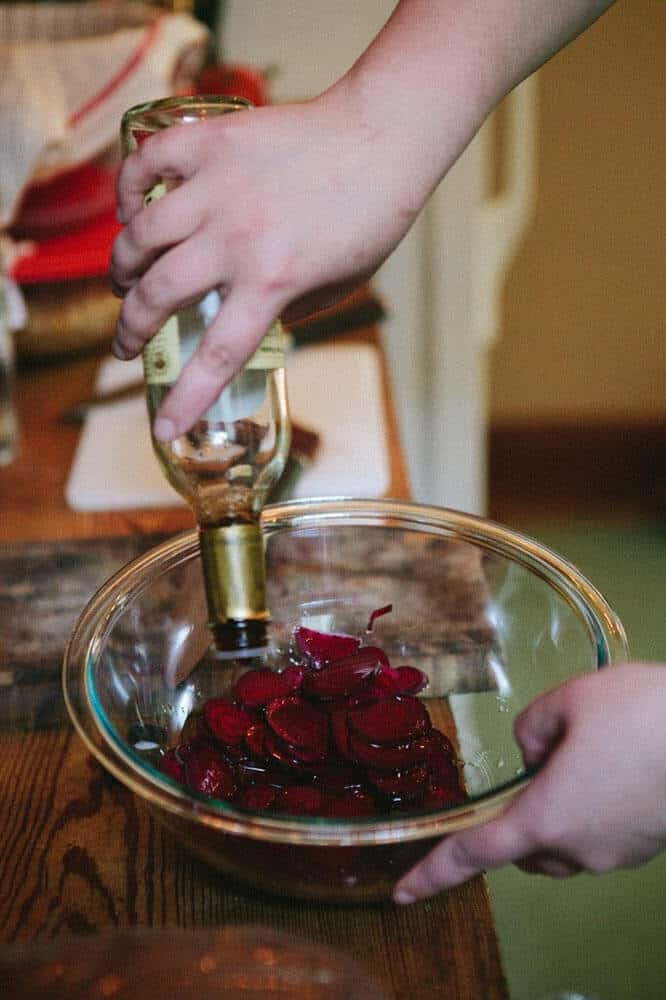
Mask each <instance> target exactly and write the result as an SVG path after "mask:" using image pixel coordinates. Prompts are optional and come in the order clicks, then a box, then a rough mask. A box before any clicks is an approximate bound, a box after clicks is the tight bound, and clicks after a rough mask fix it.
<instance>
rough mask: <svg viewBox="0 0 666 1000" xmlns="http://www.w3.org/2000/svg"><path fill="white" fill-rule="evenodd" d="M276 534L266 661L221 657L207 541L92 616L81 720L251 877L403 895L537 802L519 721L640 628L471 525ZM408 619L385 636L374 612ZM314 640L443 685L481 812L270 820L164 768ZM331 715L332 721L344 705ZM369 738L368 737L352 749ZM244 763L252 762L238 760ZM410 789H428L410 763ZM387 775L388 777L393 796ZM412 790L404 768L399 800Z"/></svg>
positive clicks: (386, 618) (303, 528)
mask: <svg viewBox="0 0 666 1000" xmlns="http://www.w3.org/2000/svg"><path fill="white" fill-rule="evenodd" d="M263 528H264V534H265V541H266V558H267V569H268V572H267V576H268V598H269V608H270V611H271V616H272V617H271V625H270V630H269V631H270V639H269V645H268V647H267V648H266V649H265V650H263V651H259V652H256V655H254V656H252V657H250V658H248V659H243V660H239V659H228V658H227V659H224V658H220V657H219V656H215V655H213V654H212V653H210V652H208V653H206V649H207V646H208V631H207V626H206V611H205V599H204V595H203V585H202V582H201V570H200V562H199V550H198V543H197V537H196V533H195V532H189V533H186V534H184V535H180V536H178V537H176V538H173V539H172V540H169V541H166V542H164V543H163V544H161V545H158V546H157V547H156V548H154V549H152V550H151V551H150V552H148V553H147V554H146V555H144V556H142V557H140V558H138V559H136V560H134V561H133V562H132V563H130V564H129V565H128V566H126V567H125V568H124V569H122V570H120V572H118V573H117V574H116V575H115V576H114V577H112V578H111V579H110V580H109V581H108V582H107V584H106V585H105V586H103V587H102V588H101V590H100V591H99V592H98V593H97V594H96V595H95V596H94V597H93V598H92V600H91V601H90V602H89V604H88V605H87V607H86V608H85V609H84V611H83V613H82V615H81V617H80V619H79V621H78V622H77V624H76V626H75V628H74V630H73V632H72V635H71V637H70V640H69V643H68V646H67V649H66V652H65V661H64V689H65V697H66V701H67V706H68V709H69V712H70V715H71V717H72V719H73V721H74V723H75V726H76V728H77V729H78V731H79V733H80V735H81V736H82V737H83V739H84V740H85V742H86V743H87V745H88V747H89V749H90V750H91V751H92V752H93V754H95V756H96V757H97V758H98V759H99V760H100V761H101V763H102V764H103V765H104V767H105V768H107V769H108V770H109V771H110V772H111V773H112V774H114V775H115V776H116V778H118V779H119V780H120V781H121V782H122V783H123V784H125V785H127V786H128V787H129V788H130V789H132V791H133V792H134V793H135V794H136V795H137V796H138V797H139V798H140V799H143V800H144V801H145V803H146V804H147V806H148V808H149V809H151V810H152V812H153V813H154V814H155V815H156V817H157V818H158V819H159V820H160V821H161V822H162V824H163V825H164V826H165V827H166V828H167V829H168V830H170V831H171V832H172V833H173V834H174V835H175V836H176V837H177V838H178V839H179V840H180V841H182V843H183V844H184V845H185V846H186V847H187V848H188V849H190V850H191V851H192V852H193V853H195V854H196V855H198V856H199V857H200V858H202V859H204V860H205V861H206V862H208V863H210V864H211V865H213V866H214V867H215V868H217V869H218V870H220V871H221V872H223V873H225V874H226V875H228V876H230V877H232V878H233V879H234V880H236V881H238V880H240V881H241V882H243V883H245V884H246V885H250V886H252V887H254V888H256V889H260V890H265V891H269V892H274V893H281V894H287V895H291V896H296V897H302V898H311V899H317V900H322V901H329V902H360V901H373V900H378V899H382V898H387V897H388V896H389V895H390V892H391V889H392V887H393V885H394V884H395V882H396V880H397V879H398V878H399V877H400V876H401V875H402V874H403V873H404V872H405V871H407V870H408V869H409V868H410V867H411V866H412V865H413V864H415V863H416V861H418V860H419V859H420V858H421V857H423V856H424V855H425V853H426V852H427V851H428V850H429V849H430V848H431V847H432V846H433V844H434V843H436V841H437V840H438V839H439V838H440V837H442V836H445V835H446V834H448V833H450V832H452V831H453V830H457V829H460V828H462V827H465V826H469V825H471V824H476V823H480V822H482V821H484V820H486V819H488V818H489V817H490V816H491V815H493V814H494V813H496V812H497V811H498V810H500V809H501V808H503V807H504V806H505V805H506V804H507V802H508V801H509V800H510V799H511V797H512V796H514V795H516V794H517V793H519V792H520V791H521V790H522V789H523V788H524V787H525V785H526V784H527V782H529V780H530V778H531V774H530V772H529V771H528V770H526V768H525V767H524V764H523V761H522V758H521V754H520V750H519V748H518V746H517V744H516V741H515V739H514V736H513V723H514V719H515V717H516V716H517V715H518V713H519V712H520V711H521V710H522V709H523V708H524V707H525V706H526V705H527V704H528V703H529V702H530V701H532V700H533V699H534V698H535V697H536V696H537V695H539V694H541V693H542V692H544V691H546V690H548V689H550V688H552V687H555V686H556V685H558V684H560V683H562V682H563V681H565V680H567V679H568V678H570V677H573V676H574V675H577V674H582V673H589V672H593V671H596V670H598V669H599V668H601V667H606V666H608V665H609V664H612V663H616V662H619V661H620V660H622V659H624V658H626V655H627V648H626V641H625V638H624V632H623V628H622V625H621V623H620V621H619V620H618V618H617V617H616V615H615V614H614V613H613V612H612V610H611V609H610V608H609V606H608V605H607V603H606V602H605V600H604V599H603V597H602V596H601V594H599V593H598V592H597V591H596V590H595V589H594V587H593V586H592V585H591V584H590V583H589V582H588V581H587V580H586V579H585V578H584V577H583V576H581V574H580V573H578V572H577V570H576V569H575V568H574V567H573V566H571V565H570V564H569V563H567V562H565V561H564V560H563V559H561V558H559V557H558V556H557V555H555V553H553V552H551V551H550V550H548V549H547V548H545V547H544V546H542V545H540V544H538V543H537V542H535V541H533V540H531V539H529V538H527V537H525V536H523V535H520V534H517V533H515V532H512V531H509V530H508V529H506V528H504V527H501V526H499V525H497V524H494V523H492V522H490V521H485V520H482V519H480V518H476V517H473V516H470V515H465V514H461V513H456V512H454V511H449V510H444V509H440V508H436V507H427V506H420V505H417V504H410V503H400V502H393V501H375V500H372V501H370V500H339V499H334V500H304V501H297V502H292V503H287V504H283V505H275V506H269V507H267V508H266V509H265V511H264V515H263ZM389 604H390V605H392V610H391V612H390V613H386V614H383V615H382V616H381V617H379V618H377V619H376V620H375V621H374V623H373V625H372V632H371V634H370V635H369V636H368V635H366V634H365V630H366V627H367V625H368V622H369V619H370V617H371V613H372V611H373V610H375V609H378V608H385V607H386V606H387V605H389ZM300 626H306V627H308V628H311V629H314V630H318V631H325V632H335V633H348V634H352V635H354V636H360V637H362V639H363V642H364V644H368V643H369V644H372V645H373V646H375V647H380V648H381V649H382V650H384V652H385V653H386V654H387V656H388V658H389V661H390V664H391V666H392V668H395V667H398V666H402V665H409V666H412V667H415V668H417V670H419V671H422V672H423V673H424V674H425V675H426V676H427V678H428V683H427V686H426V687H425V688H424V689H423V690H422V691H420V693H419V694H418V695H417V696H416V697H418V699H419V701H420V702H421V704H422V706H424V707H425V708H426V709H427V717H428V718H429V720H430V721H429V722H428V726H430V725H432V727H437V728H438V729H439V730H440V731H441V732H443V733H445V734H446V736H447V737H448V738H449V740H450V741H451V743H452V745H453V746H454V748H455V755H456V766H457V768H458V771H459V776H460V781H461V784H462V785H463V786H464V792H465V794H464V796H463V798H462V800H461V799H460V797H458V798H456V799H454V800H453V801H449V802H441V801H440V802H435V803H434V804H433V801H432V800H428V805H424V802H425V801H426V800H425V799H423V797H421V798H420V799H413V798H411V799H410V797H409V795H407V796H406V797H402V798H400V796H397V797H396V796H395V795H393V797H392V798H390V803H391V805H390V809H389V810H388V811H387V808H386V802H387V801H389V800H388V799H387V798H386V796H385V795H384V806H383V807H382V809H381V810H380V811H378V812H377V813H375V814H373V815H369V816H368V815H365V816H352V817H351V818H341V817H340V815H339V814H338V815H335V814H334V815H330V814H329V815H326V816H322V815H309V814H304V813H303V810H300V809H299V810H297V809H293V810H292V811H289V808H287V809H284V808H283V810H282V811H279V812H276V811H272V812H269V811H260V810H253V809H249V808H245V807H244V806H242V805H240V804H239V803H238V801H234V800H231V801H228V800H226V799H223V798H219V799H218V798H207V797H206V796H205V795H203V794H200V793H199V792H197V791H192V790H190V789H189V788H188V787H186V786H183V785H182V784H180V783H178V782H177V781H175V780H172V778H171V777H169V776H168V775H167V774H165V773H164V772H163V771H162V770H161V767H162V766H163V765H162V763H161V761H162V755H163V753H164V752H165V751H166V749H167V748H169V747H173V746H174V745H175V744H178V743H183V742H186V741H187V740H188V739H190V738H191V736H190V731H191V728H192V719H193V718H195V717H196V713H197V711H198V710H200V709H201V708H202V706H203V705H204V704H205V703H206V701H207V700H208V699H211V698H220V697H222V696H225V695H229V694H230V692H231V696H232V697H233V696H234V695H233V692H232V688H233V690H234V691H236V690H237V689H236V688H235V687H234V685H236V684H237V682H238V679H239V677H240V676H242V675H243V674H244V673H245V672H247V671H248V670H250V669H257V668H261V669H265V668H266V667H268V668H270V669H272V670H276V671H279V670H282V669H283V668H284V667H285V665H286V664H287V663H288V662H289V657H290V655H292V654H293V639H294V633H295V630H296V629H297V628H298V627H300ZM412 701H413V699H412ZM417 707H418V708H419V711H421V706H417ZM320 708H321V709H322V711H324V712H330V711H331V703H330V702H329V703H326V704H325V703H323V702H322V703H321V704H320ZM345 718H346V719H349V718H351V716H345ZM188 719H189V720H190V721H189V722H188V721H187V720H188ZM186 723H187V726H186ZM184 727H185V732H183V729H184ZM359 732H360V730H358V731H355V730H353V727H352V736H353V735H354V733H355V735H356V736H357V737H358V734H359ZM388 738H390V737H388ZM331 739H332V738H331ZM368 739H369V742H370V743H372V742H373V739H372V735H371V736H370V737H368ZM386 739H387V737H386V735H384V736H382V737H381V740H380V742H381V741H384V740H386ZM365 749H366V752H367V753H374V752H375V751H376V750H377V749H379V751H380V752H382V751H383V750H385V749H386V747H385V746H383V747H382V746H379V747H377V746H369V745H366V747H365ZM397 749H399V748H397ZM244 753H247V750H243V748H242V747H241V749H240V750H239V749H238V748H237V749H236V758H237V759H238V757H239V756H240V757H243V754H244ZM300 756H301V757H303V756H307V755H304V754H301V755H300ZM389 756H390V754H389ZM394 763H395V762H394ZM273 764H276V761H273ZM234 766H242V765H239V764H238V763H236V764H235V765H234ZM276 766H277V768H278V771H279V769H280V766H281V765H280V764H279V762H278V763H277V764H276ZM293 766H294V765H293V762H292V764H291V765H289V766H286V765H285V766H284V767H283V771H282V777H281V778H280V781H282V782H283V784H284V785H285V786H289V785H290V784H294V782H295V781H296V783H297V784H298V785H299V786H303V785H311V786H316V785H319V788H321V787H322V783H324V784H325V782H326V780H327V779H326V776H325V773H324V772H326V769H325V768H321V773H318V770H319V769H318V767H317V766H316V765H314V766H313V765H312V764H306V763H303V762H302V761H301V762H298V763H297V764H296V767H297V769H299V771H298V776H297V777H296V776H295V774H294V771H293ZM419 766H420V765H419ZM407 772H408V773H409V775H412V776H413V774H414V769H413V768H412V766H411V762H410V766H409V767H408V768H407ZM326 773H328V772H326ZM368 773H370V772H368ZM373 773H374V772H373ZM386 773H387V772H380V775H379V778H377V777H376V776H375V779H374V780H375V781H376V784H375V785H374V786H373V790H374V791H375V792H376V793H377V797H378V799H381V798H382V795H383V793H384V792H385V791H386V780H387V779H386ZM402 777H403V772H401V771H399V770H398V771H396V770H395V769H394V770H393V771H391V772H390V773H389V775H388V784H389V786H391V782H393V781H396V780H397V781H398V782H400V781H402ZM391 788H393V786H391ZM379 789H381V790H382V792H380V791H379ZM325 790H326V789H325V788H324V791H325ZM389 790H390V789H389ZM393 790H395V789H394V788H393ZM292 801H293V800H292Z"/></svg>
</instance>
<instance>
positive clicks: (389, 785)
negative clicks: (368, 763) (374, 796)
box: [368, 764, 429, 798]
mask: <svg viewBox="0 0 666 1000" xmlns="http://www.w3.org/2000/svg"><path fill="white" fill-rule="evenodd" d="M428 776H429V771H428V768H427V767H426V766H425V764H417V765H416V767H410V768H408V769H407V770H405V771H377V770H375V769H374V768H368V780H369V781H371V782H372V784H373V785H374V786H375V788H378V789H379V791H380V792H384V794H385V795H398V796H400V798H413V797H415V796H417V795H421V794H423V792H424V790H425V788H426V783H427V781H428Z"/></svg>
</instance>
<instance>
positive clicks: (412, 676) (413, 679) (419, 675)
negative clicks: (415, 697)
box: [395, 666, 429, 694]
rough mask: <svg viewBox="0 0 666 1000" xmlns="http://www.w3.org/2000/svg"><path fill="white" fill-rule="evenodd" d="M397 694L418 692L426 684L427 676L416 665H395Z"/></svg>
mask: <svg viewBox="0 0 666 1000" xmlns="http://www.w3.org/2000/svg"><path fill="white" fill-rule="evenodd" d="M395 672H396V674H397V675H398V677H397V681H398V689H399V690H398V693H399V694H418V693H419V691H423V689H424V688H425V687H427V686H428V683H429V682H428V677H427V676H426V674H424V673H423V671H422V670H419V668H418V667H408V666H404V667H396V668H395Z"/></svg>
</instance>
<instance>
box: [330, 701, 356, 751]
mask: <svg viewBox="0 0 666 1000" xmlns="http://www.w3.org/2000/svg"><path fill="white" fill-rule="evenodd" d="M348 715H349V713H348V712H347V710H346V709H344V708H341V709H337V710H334V711H332V712H331V714H330V720H331V735H332V737H333V743H334V745H335V748H336V750H337V751H338V753H339V754H340V755H341V756H342V757H344V758H345V760H351V761H355V759H356V758H355V757H354V754H353V751H352V748H351V744H350V741H349V738H350V733H349V726H348V723H347V718H348Z"/></svg>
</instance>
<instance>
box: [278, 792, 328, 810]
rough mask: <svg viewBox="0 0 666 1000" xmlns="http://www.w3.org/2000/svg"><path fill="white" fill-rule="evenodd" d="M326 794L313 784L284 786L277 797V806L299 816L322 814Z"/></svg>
mask: <svg viewBox="0 0 666 1000" xmlns="http://www.w3.org/2000/svg"><path fill="white" fill-rule="evenodd" d="M325 802H326V795H325V794H324V793H323V792H322V791H320V790H319V789H318V788H314V787H313V786H312V785H291V786H290V787H289V788H283V789H282V791H281V792H280V793H279V794H278V795H277V797H276V799H275V808H276V809H278V810H279V811H280V812H290V813H294V814H295V815H297V816H301V815H306V816H316V815H317V814H318V813H319V814H321V812H322V809H323V807H324V803H325Z"/></svg>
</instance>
